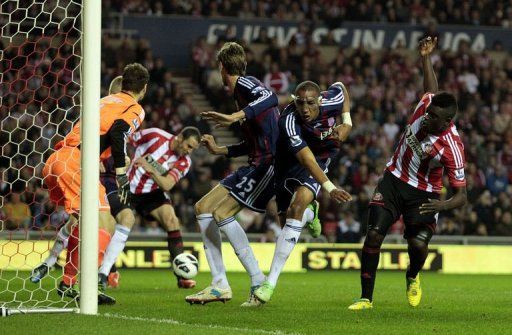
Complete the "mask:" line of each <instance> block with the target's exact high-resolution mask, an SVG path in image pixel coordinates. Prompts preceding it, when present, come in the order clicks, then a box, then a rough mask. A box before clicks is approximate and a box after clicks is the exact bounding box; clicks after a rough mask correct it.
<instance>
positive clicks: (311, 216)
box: [302, 207, 315, 226]
mask: <svg viewBox="0 0 512 335" xmlns="http://www.w3.org/2000/svg"><path fill="white" fill-rule="evenodd" d="M314 218H315V212H313V210H312V209H311V208H309V207H306V210H305V211H304V215H302V226H304V225H305V224H306V222H308V221H312V220H313V219H314Z"/></svg>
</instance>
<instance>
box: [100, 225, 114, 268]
mask: <svg viewBox="0 0 512 335" xmlns="http://www.w3.org/2000/svg"><path fill="white" fill-rule="evenodd" d="M110 238H111V236H110V233H109V232H108V231H106V230H105V229H103V228H100V231H99V232H98V266H100V265H101V263H103V256H105V251H107V247H108V244H109V243H110Z"/></svg>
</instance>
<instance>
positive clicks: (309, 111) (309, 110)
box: [292, 81, 321, 122]
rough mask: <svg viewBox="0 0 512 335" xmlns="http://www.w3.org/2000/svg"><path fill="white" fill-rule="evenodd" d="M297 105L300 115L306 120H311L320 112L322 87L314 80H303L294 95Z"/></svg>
mask: <svg viewBox="0 0 512 335" xmlns="http://www.w3.org/2000/svg"><path fill="white" fill-rule="evenodd" d="M292 98H293V100H294V102H295V107H296V108H297V112H298V113H299V115H300V117H301V118H302V120H303V121H305V122H311V121H313V120H315V119H316V118H317V117H318V114H319V113H320V100H321V96H320V87H319V86H318V85H317V84H316V83H314V82H312V81H303V82H302V83H300V84H299V85H297V88H296V89H295V94H294V95H292Z"/></svg>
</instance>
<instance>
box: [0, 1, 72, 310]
mask: <svg viewBox="0 0 512 335" xmlns="http://www.w3.org/2000/svg"><path fill="white" fill-rule="evenodd" d="M0 6H1V7H0V27H1V28H0V29H1V40H0V43H1V45H0V119H1V124H0V145H1V149H2V152H1V159H0V307H3V306H8V307H47V306H52V307H57V306H65V305H67V304H69V303H70V302H69V301H70V300H69V299H63V298H61V297H60V296H59V295H58V294H57V292H56V287H57V285H58V283H59V281H60V277H61V275H62V271H50V273H49V275H48V276H47V277H45V278H44V279H43V280H42V281H41V282H39V283H37V284H34V283H32V282H31V281H30V280H29V276H30V270H32V269H33V268H34V267H35V266H37V265H38V264H39V263H40V262H41V261H42V260H43V259H44V258H45V257H46V256H47V255H48V251H49V247H50V246H51V244H52V242H51V241H52V240H53V238H54V237H55V236H56V233H57V231H58V229H59V227H60V226H61V225H62V224H63V223H64V221H65V220H66V219H67V214H65V213H64V212H63V211H57V210H56V209H55V205H54V204H53V203H52V202H51V201H50V200H49V198H48V192H47V191H46V190H45V189H44V188H43V180H42V174H41V172H42V169H43V166H44V162H45V161H46V159H47V158H48V156H49V155H50V154H51V153H52V152H53V149H52V148H53V146H54V144H55V143H57V142H58V141H59V140H61V139H62V138H63V136H64V135H65V134H67V133H68V132H69V131H70V129H71V127H72V125H73V123H74V122H75V121H76V120H77V119H78V117H79V115H80V87H81V86H80V63H81V56H80V55H81V50H80V46H81V40H80V39H81V21H80V16H81V12H82V4H81V1H71V0H50V1H48V0H39V1H25V0H9V1H2V2H1V5H0ZM59 263H60V264H61V265H62V263H63V262H62V261H60V262H59ZM73 303H74V302H73Z"/></svg>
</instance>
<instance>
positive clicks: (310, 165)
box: [295, 146, 352, 202]
mask: <svg viewBox="0 0 512 335" xmlns="http://www.w3.org/2000/svg"><path fill="white" fill-rule="evenodd" d="M295 156H296V157H297V160H298V161H299V163H300V164H301V165H302V166H304V167H305V168H306V169H307V170H308V171H309V173H310V174H311V176H313V178H314V179H315V180H316V181H317V182H318V183H319V184H320V185H322V188H323V189H324V190H325V191H326V192H327V193H328V194H329V196H330V197H331V199H334V200H336V201H338V202H347V201H350V200H352V196H351V195H350V194H349V193H348V192H347V191H345V190H343V189H342V188H336V186H334V184H333V183H332V182H331V181H330V180H329V178H328V177H327V175H326V174H325V172H324V171H323V170H322V169H321V168H320V166H319V165H318V163H317V161H316V159H315V156H314V155H313V152H312V151H311V149H309V147H308V146H305V147H303V148H302V149H301V150H300V151H299V152H297V153H296V154H295Z"/></svg>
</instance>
